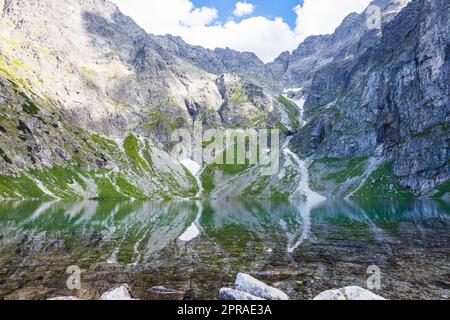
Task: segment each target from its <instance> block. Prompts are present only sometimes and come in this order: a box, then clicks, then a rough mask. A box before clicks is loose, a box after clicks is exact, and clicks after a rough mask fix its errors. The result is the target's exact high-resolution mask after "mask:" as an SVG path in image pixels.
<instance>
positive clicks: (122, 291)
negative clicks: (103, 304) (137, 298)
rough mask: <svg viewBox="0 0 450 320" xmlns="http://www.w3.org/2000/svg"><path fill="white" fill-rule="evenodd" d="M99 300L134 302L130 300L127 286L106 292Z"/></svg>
mask: <svg viewBox="0 0 450 320" xmlns="http://www.w3.org/2000/svg"><path fill="white" fill-rule="evenodd" d="M99 300H116V301H118V300H134V299H133V298H131V295H130V291H129V288H128V286H127V285H122V286H120V287H117V288H114V289H111V290H108V291H106V292H105V293H104V294H102V296H101V297H100V299H99Z"/></svg>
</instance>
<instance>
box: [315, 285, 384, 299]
mask: <svg viewBox="0 0 450 320" xmlns="http://www.w3.org/2000/svg"><path fill="white" fill-rule="evenodd" d="M314 300H386V299H385V298H383V297H381V296H379V295H376V294H375V293H373V292H371V291H369V290H366V289H363V288H361V287H357V286H351V287H345V288H342V289H337V290H328V291H324V292H322V293H321V294H319V295H318V296H317V297H315V298H314Z"/></svg>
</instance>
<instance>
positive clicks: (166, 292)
mask: <svg viewBox="0 0 450 320" xmlns="http://www.w3.org/2000/svg"><path fill="white" fill-rule="evenodd" d="M148 293H149V295H150V297H149V298H150V300H183V299H184V296H185V294H186V292H184V291H178V290H175V289H169V288H166V287H162V286H159V287H153V288H150V289H148Z"/></svg>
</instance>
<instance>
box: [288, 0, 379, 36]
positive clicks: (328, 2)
mask: <svg viewBox="0 0 450 320" xmlns="http://www.w3.org/2000/svg"><path fill="white" fill-rule="evenodd" d="M371 1H372V0H305V1H304V3H303V6H300V5H298V6H296V7H295V8H294V11H295V13H296V14H297V26H296V28H295V32H296V33H297V34H298V35H299V37H300V38H301V40H304V39H305V38H306V37H308V36H311V35H318V34H329V33H333V31H334V30H335V29H336V28H337V27H338V26H339V25H340V24H341V22H342V21H343V20H344V18H345V17H346V16H347V15H349V14H350V13H352V12H357V13H361V12H362V11H363V10H364V9H365V8H366V7H367V6H368V5H369V3H370V2H371Z"/></svg>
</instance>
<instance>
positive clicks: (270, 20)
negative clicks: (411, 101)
mask: <svg viewBox="0 0 450 320" xmlns="http://www.w3.org/2000/svg"><path fill="white" fill-rule="evenodd" d="M112 1H114V2H115V3H116V4H117V5H118V6H119V8H120V9H121V10H122V11H123V12H124V13H125V14H127V15H129V16H130V17H132V18H133V19H134V20H135V21H136V22H137V23H138V24H139V25H140V26H141V27H143V28H144V29H145V30H146V31H147V32H149V33H152V34H156V35H165V34H172V35H175V36H180V37H182V38H183V39H184V40H185V41H186V42H187V43H190V44H193V45H200V46H203V47H206V48H210V49H214V48H225V47H229V48H232V49H235V50H238V51H250V52H254V53H255V54H256V55H257V56H258V57H259V58H260V59H261V60H263V61H264V62H270V61H273V59H275V58H276V57H277V56H278V55H279V54H280V53H282V52H283V51H292V50H294V49H296V48H297V47H298V46H299V44H300V43H301V42H302V41H303V40H304V39H305V38H306V37H308V36H311V35H318V34H329V33H332V32H333V31H334V30H335V28H336V27H338V26H339V24H340V23H341V22H342V20H343V19H344V18H345V17H346V16H347V15H348V14H350V13H352V12H358V13H361V12H362V11H363V10H364V9H365V8H366V7H367V5H368V4H369V2H370V1H371V0H277V1H275V0H112Z"/></svg>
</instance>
